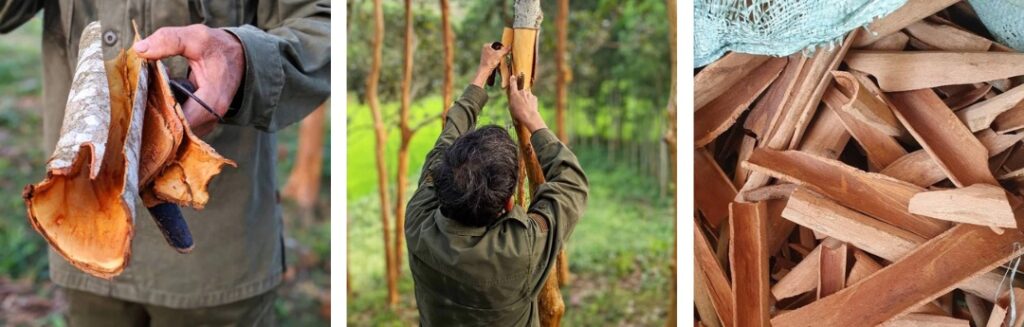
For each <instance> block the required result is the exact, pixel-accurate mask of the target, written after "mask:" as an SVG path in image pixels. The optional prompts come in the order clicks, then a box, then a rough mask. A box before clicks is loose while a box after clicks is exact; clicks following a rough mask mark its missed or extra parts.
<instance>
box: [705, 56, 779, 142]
mask: <svg viewBox="0 0 1024 327" xmlns="http://www.w3.org/2000/svg"><path fill="white" fill-rule="evenodd" d="M785 66H786V58H772V59H769V60H768V61H766V62H765V63H764V64H762V65H761V66H760V67H758V68H757V69H755V70H754V71H753V72H752V73H751V74H750V75H749V76H747V78H746V79H744V80H743V81H741V82H740V83H739V84H736V85H734V87H733V88H732V90H733V92H730V93H728V94H723V95H722V96H720V97H718V98H716V99H715V100H714V101H711V103H708V105H707V106H704V107H703V108H700V109H697V112H696V113H694V122H693V126H694V127H693V129H694V133H695V134H694V145H695V146H696V147H702V146H704V145H707V144H708V143H711V141H714V140H715V138H716V137H718V135H720V134H722V133H723V132H725V130H727V129H729V127H730V126H732V124H733V123H735V122H736V119H737V118H739V116H740V114H742V113H743V111H744V110H747V108H748V107H750V104H751V103H753V102H754V99H757V97H758V96H759V95H761V92H764V90H765V89H767V88H768V85H770V84H771V83H772V81H774V80H775V78H776V77H778V76H779V73H780V72H782V68H784V67H785Z"/></svg>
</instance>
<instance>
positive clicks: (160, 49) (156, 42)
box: [134, 25, 206, 60]
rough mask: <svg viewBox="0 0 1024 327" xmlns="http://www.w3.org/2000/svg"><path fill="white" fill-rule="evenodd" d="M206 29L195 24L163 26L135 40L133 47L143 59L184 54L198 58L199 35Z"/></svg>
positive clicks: (191, 57) (199, 47)
mask: <svg viewBox="0 0 1024 327" xmlns="http://www.w3.org/2000/svg"><path fill="white" fill-rule="evenodd" d="M205 32H206V31H205V30H202V28H201V27H198V26H197V25H193V26H185V27H163V28H160V29H158V30H156V32H154V33H153V35H150V36H149V37H147V38H145V39H143V40H141V41H139V42H136V43H135V46H134V49H135V52H138V54H139V57H142V58H144V59H163V58H167V57H171V56H178V55H180V56H184V57H185V58H188V59H192V60H194V59H198V58H199V56H200V54H201V49H202V46H201V44H199V43H200V42H201V40H202V39H203V38H202V37H201V36H202V34H204V33H205Z"/></svg>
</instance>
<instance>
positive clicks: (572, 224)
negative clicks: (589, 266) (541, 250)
mask: <svg viewBox="0 0 1024 327" xmlns="http://www.w3.org/2000/svg"><path fill="white" fill-rule="evenodd" d="M530 142H531V143H533V149H534V151H535V152H536V154H537V160H538V161H539V162H540V165H541V169H543V171H544V179H545V180H546V182H545V183H544V184H541V185H540V187H538V188H537V194H536V195H534V199H533V201H532V202H531V203H530V210H529V212H530V213H531V214H539V215H540V216H542V217H544V218H546V220H547V222H548V226H550V228H549V233H551V234H549V235H551V236H553V237H554V239H555V241H556V243H557V244H556V246H555V247H553V248H552V250H553V251H557V250H558V249H559V248H560V247H561V246H560V245H561V243H563V242H565V240H566V239H568V238H569V235H571V234H572V231H573V229H574V228H576V223H577V222H579V220H580V217H581V216H583V211H584V209H585V208H586V206H587V194H588V193H589V187H590V183H589V182H588V181H587V175H586V174H585V173H584V172H583V168H582V167H580V163H579V161H577V160H576V155H574V154H573V153H572V151H570V150H569V148H568V147H566V146H565V145H564V144H562V142H559V141H558V138H557V137H555V135H554V134H552V133H551V130H549V129H547V128H543V129H539V130H537V131H535V132H534V133H533V137H532V138H531V140H530ZM553 253H555V252H553Z"/></svg>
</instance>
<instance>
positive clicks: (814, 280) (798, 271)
mask: <svg viewBox="0 0 1024 327" xmlns="http://www.w3.org/2000/svg"><path fill="white" fill-rule="evenodd" d="M820 267H821V245H818V246H816V247H815V248H814V250H811V252H810V253H808V254H807V255H806V256H804V259H803V260H800V263H797V264H796V266H795V267H793V269H790V271H789V273H787V274H786V276H785V277H782V279H779V282H778V283H775V285H772V289H771V290H772V296H774V297H775V299H777V300H783V299H788V298H791V297H794V296H797V295H800V294H804V293H807V292H810V291H812V290H814V289H815V288H817V287H818V284H819V283H818V278H819V277H818V275H819V272H820V270H821V268H820Z"/></svg>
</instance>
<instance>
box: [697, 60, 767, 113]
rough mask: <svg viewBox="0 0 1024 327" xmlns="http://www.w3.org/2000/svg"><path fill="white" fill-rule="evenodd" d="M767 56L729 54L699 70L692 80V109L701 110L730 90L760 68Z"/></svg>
mask: <svg viewBox="0 0 1024 327" xmlns="http://www.w3.org/2000/svg"><path fill="white" fill-rule="evenodd" d="M768 58H771V57H768V56H761V55H752V54H746V53H739V52H730V53H728V54H726V55H724V56H722V58H719V59H718V60H716V61H715V62H713V63H711V64H710V65H707V66H706V67H704V69H701V71H700V73H697V76H694V78H693V108H694V109H695V110H698V109H700V108H703V107H704V106H706V105H707V104H708V103H711V101H712V100H715V99H716V98H718V96H720V95H722V94H724V93H726V92H728V91H730V90H732V88H733V86H734V85H736V84H737V83H739V82H740V81H742V80H743V79H745V78H747V76H749V75H750V73H751V72H753V71H754V70H755V69H757V68H758V67H760V66H761V64H762V63H764V62H765V61H766V60H768Z"/></svg>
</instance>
